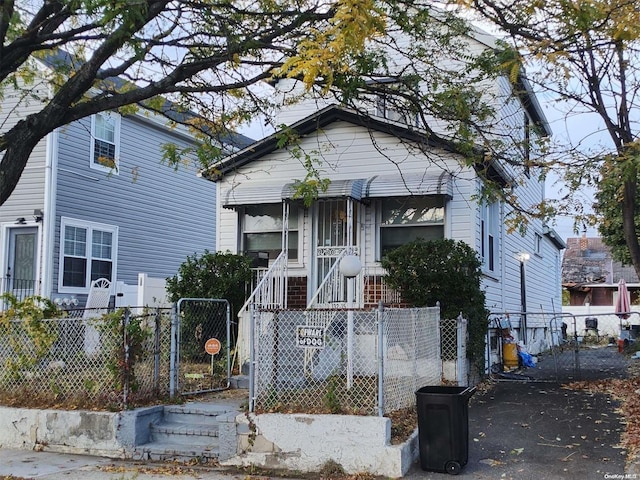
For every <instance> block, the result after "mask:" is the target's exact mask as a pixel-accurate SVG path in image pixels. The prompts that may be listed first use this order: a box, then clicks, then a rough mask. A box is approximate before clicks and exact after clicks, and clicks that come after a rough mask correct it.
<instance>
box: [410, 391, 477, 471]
mask: <svg viewBox="0 0 640 480" xmlns="http://www.w3.org/2000/svg"><path fill="white" fill-rule="evenodd" d="M475 391H476V388H475V387H447V386H427V387H422V388H421V389H419V390H418V391H417V392H416V406H417V410H418V441H419V446H420V467H421V468H422V470H431V471H435V472H447V473H450V474H452V475H457V474H458V473H460V471H461V470H462V467H464V466H465V465H466V464H467V461H468V460H469V399H470V398H471V396H472V395H473V394H474V393H475Z"/></svg>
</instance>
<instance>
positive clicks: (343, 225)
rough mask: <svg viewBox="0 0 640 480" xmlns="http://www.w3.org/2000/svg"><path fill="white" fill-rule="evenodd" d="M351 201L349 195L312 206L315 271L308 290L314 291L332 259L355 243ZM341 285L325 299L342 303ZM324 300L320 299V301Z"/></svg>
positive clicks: (353, 206)
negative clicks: (314, 207)
mask: <svg viewBox="0 0 640 480" xmlns="http://www.w3.org/2000/svg"><path fill="white" fill-rule="evenodd" d="M354 204H355V202H354V201H353V200H352V199H351V198H347V199H339V200H323V201H319V202H318V203H317V206H316V211H317V215H316V219H317V222H316V235H315V238H316V244H315V255H316V261H315V268H316V274H315V275H312V276H311V278H312V284H311V285H310V287H311V288H310V291H311V292H315V291H316V289H317V288H318V286H319V285H321V284H322V282H323V280H324V279H325V277H326V276H327V274H328V273H329V271H330V270H331V267H333V265H334V264H335V262H336V259H337V258H338V257H339V256H340V255H341V254H342V253H343V251H344V250H345V249H347V248H348V247H353V248H354V251H353V253H357V251H355V247H356V245H357V241H356V237H357V235H356V229H355V228H354V225H356V224H357V221H356V208H355V205H354ZM341 290H342V289H341V288H334V289H333V296H334V297H335V298H332V299H325V301H331V302H342V301H344V298H342V297H343V296H344V295H343V292H342V291H341ZM321 303H324V302H321Z"/></svg>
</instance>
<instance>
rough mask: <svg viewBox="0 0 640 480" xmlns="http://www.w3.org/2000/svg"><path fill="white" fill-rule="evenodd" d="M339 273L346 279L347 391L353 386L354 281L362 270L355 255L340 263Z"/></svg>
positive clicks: (346, 257)
mask: <svg viewBox="0 0 640 480" xmlns="http://www.w3.org/2000/svg"><path fill="white" fill-rule="evenodd" d="M339 268H340V273H342V275H344V276H345V278H346V279H347V389H350V388H351V386H352V385H353V304H354V301H355V298H354V294H355V288H354V287H355V279H356V277H357V276H358V274H359V273H360V271H361V270H362V264H361V263H360V259H359V258H358V257H357V256H356V255H346V256H345V257H344V258H343V259H342V260H341V261H340V266H339Z"/></svg>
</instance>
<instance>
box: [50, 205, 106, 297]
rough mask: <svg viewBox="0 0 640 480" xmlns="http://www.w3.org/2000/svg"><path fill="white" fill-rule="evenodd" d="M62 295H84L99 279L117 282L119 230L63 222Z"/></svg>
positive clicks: (59, 281) (59, 282)
mask: <svg viewBox="0 0 640 480" xmlns="http://www.w3.org/2000/svg"><path fill="white" fill-rule="evenodd" d="M60 232H61V245H60V252H61V253H60V275H59V279H58V290H59V291H60V292H65V291H69V292H81V291H83V290H87V291H88V289H89V287H90V285H91V282H92V281H93V280H97V279H98V278H106V279H107V280H109V281H113V278H115V263H116V262H115V258H116V250H117V237H118V230H117V227H114V226H110V225H102V224H98V223H89V222H82V221H79V220H72V219H69V218H64V217H63V218H62V223H61V226H60Z"/></svg>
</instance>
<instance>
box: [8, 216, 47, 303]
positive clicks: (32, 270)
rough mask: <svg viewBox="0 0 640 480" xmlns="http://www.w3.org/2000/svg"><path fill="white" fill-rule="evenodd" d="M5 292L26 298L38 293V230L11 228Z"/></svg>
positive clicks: (33, 228) (35, 228) (34, 228)
mask: <svg viewBox="0 0 640 480" xmlns="http://www.w3.org/2000/svg"><path fill="white" fill-rule="evenodd" d="M8 240H9V243H8V246H9V256H8V262H7V270H6V272H5V282H4V285H3V287H4V291H5V292H10V293H12V294H14V295H15V296H16V297H17V298H20V299H22V298H24V297H26V296H29V295H33V294H35V293H36V268H37V249H38V228H37V227H26V228H10V229H9V231H8Z"/></svg>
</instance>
